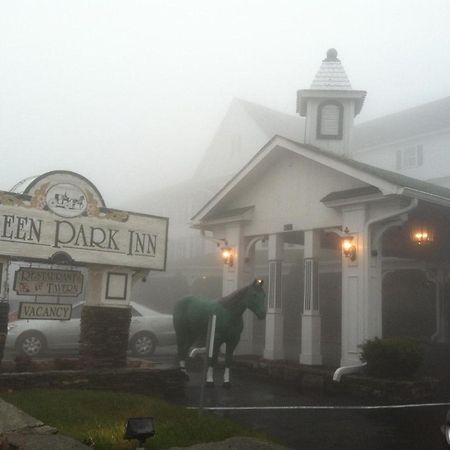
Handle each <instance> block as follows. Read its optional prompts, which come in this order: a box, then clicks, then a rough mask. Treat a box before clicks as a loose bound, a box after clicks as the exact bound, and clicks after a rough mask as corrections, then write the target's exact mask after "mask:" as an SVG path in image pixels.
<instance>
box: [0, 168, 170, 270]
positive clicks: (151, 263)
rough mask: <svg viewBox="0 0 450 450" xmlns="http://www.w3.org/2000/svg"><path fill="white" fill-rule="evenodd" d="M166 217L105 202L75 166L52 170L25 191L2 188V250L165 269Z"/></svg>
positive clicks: (27, 255)
mask: <svg viewBox="0 0 450 450" xmlns="http://www.w3.org/2000/svg"><path fill="white" fill-rule="evenodd" d="M167 232H168V219H167V218H165V217H157V216H151V215H146V214H139V213H132V212H128V211H121V210H116V209H110V208H106V206H105V204H104V202H103V198H102V197H101V195H100V193H99V192H98V190H97V189H96V188H95V186H94V185H93V184H92V183H90V182H89V181H88V180H86V179H85V178H84V177H82V176H81V175H78V174H76V173H73V172H65V171H57V172H49V173H47V174H45V175H43V176H41V177H39V178H37V179H36V180H34V181H33V182H32V183H31V184H30V186H28V188H27V189H25V191H24V193H23V194H18V193H12V192H4V191H0V254H3V255H8V256H14V257H22V258H31V259H45V260H47V259H50V258H51V257H52V256H53V255H54V254H55V253H58V252H65V253H67V254H68V255H69V256H70V257H71V258H72V259H73V260H74V261H76V262H80V263H93V264H103V265H116V266H124V267H133V268H143V269H151V270H165V265H166V253H167Z"/></svg>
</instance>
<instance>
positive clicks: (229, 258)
mask: <svg viewBox="0 0 450 450" xmlns="http://www.w3.org/2000/svg"><path fill="white" fill-rule="evenodd" d="M221 253H222V261H223V263H224V264H225V265H227V266H229V267H233V263H234V252H233V249H232V248H231V247H222V248H221Z"/></svg>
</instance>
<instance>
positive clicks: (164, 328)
mask: <svg viewBox="0 0 450 450" xmlns="http://www.w3.org/2000/svg"><path fill="white" fill-rule="evenodd" d="M83 304H84V302H80V303H77V304H75V305H74V306H73V308H72V316H71V319H70V320H26V319H22V320H16V321H14V322H10V323H9V324H8V335H7V338H6V344H5V348H6V349H10V350H15V351H16V352H18V353H21V354H26V355H28V356H38V355H39V356H40V355H42V354H43V353H45V352H47V351H55V350H58V351H68V352H73V351H75V350H77V349H78V348H79V345H80V344H79V340H80V317H81V309H82V306H83ZM130 305H131V324H130V334H129V347H130V350H131V352H132V353H133V354H134V355H135V356H149V355H152V354H153V353H154V352H155V349H156V346H157V345H161V346H164V345H173V344H175V330H174V328H173V322H172V315H171V314H161V313H159V312H156V311H153V310H152V309H150V308H147V307H146V306H143V305H140V304H139V303H135V302H131V303H130Z"/></svg>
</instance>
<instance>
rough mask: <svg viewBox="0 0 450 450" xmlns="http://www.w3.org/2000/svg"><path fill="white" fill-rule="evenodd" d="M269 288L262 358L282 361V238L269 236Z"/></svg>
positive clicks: (280, 236) (277, 235) (275, 235)
mask: <svg viewBox="0 0 450 450" xmlns="http://www.w3.org/2000/svg"><path fill="white" fill-rule="evenodd" d="M268 259H269V286H268V295H267V297H268V298H267V300H268V301H267V315H266V341H265V348H264V358H266V359H283V357H284V351H283V311H282V303H281V301H282V300H281V298H282V264H283V237H282V235H280V234H271V235H270V236H269V244H268Z"/></svg>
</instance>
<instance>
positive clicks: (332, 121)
mask: <svg viewBox="0 0 450 450" xmlns="http://www.w3.org/2000/svg"><path fill="white" fill-rule="evenodd" d="M343 111H344V108H343V107H342V104H341V103H339V102H330V101H327V102H323V103H321V104H320V105H319V108H318V110H317V138H318V139H342V125H343Z"/></svg>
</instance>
